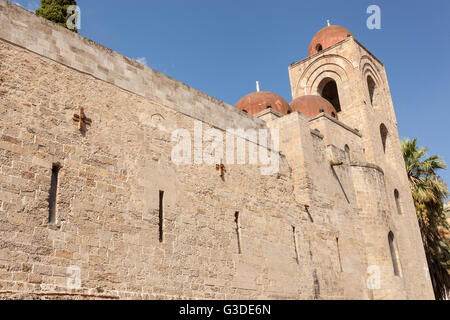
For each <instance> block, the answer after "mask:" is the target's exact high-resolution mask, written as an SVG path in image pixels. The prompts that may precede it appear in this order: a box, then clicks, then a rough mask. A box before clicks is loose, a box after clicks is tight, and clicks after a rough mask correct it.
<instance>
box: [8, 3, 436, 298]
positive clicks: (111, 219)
mask: <svg viewBox="0 0 450 320" xmlns="http://www.w3.org/2000/svg"><path fill="white" fill-rule="evenodd" d="M0 27H1V28H0V231H1V233H0V298H2V297H3V298H27V299H28V298H38V299H47V298H48V299H53V298H64V299H117V298H143V299H171V298H195V299H205V298H213V299H281V298H284V299H370V298H375V299H382V298H430V297H432V296H431V295H432V293H431V295H430V283H429V280H428V281H427V280H426V279H425V277H424V275H423V274H422V275H420V276H418V275H417V274H416V275H413V273H414V272H416V273H417V270H421V268H422V265H421V263H423V262H424V256H423V249H422V250H421V249H420V248H415V249H413V248H411V246H414V245H418V244H419V243H420V242H418V239H420V234H419V233H418V230H417V221H416V222H415V223H414V220H413V219H412V217H411V213H412V212H411V210H412V207H411V203H410V202H408V198H407V196H408V194H407V182H405V179H404V175H401V174H393V171H394V170H395V169H398V170H400V169H401V168H400V169H399V167H398V161H399V155H398V150H397V149H396V148H398V140H392V141H393V142H392V144H391V145H390V147H391V149H390V150H393V151H392V153H390V155H391V156H390V159H392V162H383V161H385V160H384V159H380V155H379V154H378V153H377V152H378V151H376V150H374V148H375V147H374V146H377V147H378V146H379V145H378V144H377V136H376V131H377V130H375V129H373V128H369V127H368V125H367V123H371V121H372V118H371V117H372V114H373V117H382V116H380V115H378V114H377V113H376V112H372V113H370V114H369V115H367V114H366V112H365V111H364V110H366V109H364V108H361V104H362V100H363V98H361V95H364V94H367V92H365V91H364V89H363V86H361V85H359V84H360V82H361V80H360V78H357V77H360V73H359V71H358V68H357V66H356V64H355V63H351V62H349V60H351V59H353V58H354V59H359V55H360V54H361V52H362V51H358V50H363V49H359V48H360V47H359V44H358V43H357V42H355V41H354V40H353V39H347V40H346V41H344V42H343V43H342V44H341V45H338V46H335V47H332V48H330V50H329V51H327V52H328V53H329V52H330V51H333V50H335V51H336V52H334V53H333V55H332V56H329V57H324V58H322V57H315V58H319V59H318V60H317V61H315V60H314V59H315V58H314V57H312V58H308V59H306V60H305V61H304V62H303V64H302V63H300V64H297V65H294V66H292V67H291V76H292V75H295V74H296V72H298V73H297V75H296V77H303V76H301V75H302V74H303V75H304V74H306V73H308V72H309V73H310V74H309V76H308V79H309V78H311V79H313V77H314V74H315V72H316V71H315V69H314V68H313V67H314V66H316V67H317V70H318V71H317V72H319V73H320V72H321V70H322V69H325V68H326V67H325V66H321V64H327V63H332V62H333V59H339V61H341V62H340V63H341V64H342V66H341V67H342V68H344V69H346V70H348V73H347V75H346V78H345V77H343V78H342V79H341V82H340V83H341V84H342V85H343V86H344V88H345V90H344V92H348V96H346V95H345V94H344V96H345V97H344V99H343V103H344V104H345V103H347V105H346V106H347V109H346V114H342V117H341V116H340V119H341V120H342V121H336V120H334V119H331V118H330V117H327V116H326V115H323V114H322V115H319V116H318V117H315V118H313V119H307V118H306V117H304V116H303V115H301V114H299V113H296V112H295V113H292V114H290V115H287V116H284V117H280V115H276V114H272V113H270V112H269V113H266V114H264V115H262V117H261V119H259V118H257V117H253V116H250V115H248V114H245V113H243V112H241V111H239V110H237V109H236V108H233V107H231V106H229V105H227V104H225V103H223V102H221V101H218V100H216V99H214V98H211V97H209V96H207V95H205V94H203V93H201V92H199V91H197V90H195V89H192V88H190V87H188V86H186V85H184V84H182V83H180V82H178V81H176V80H173V79H171V78H169V77H167V76H165V75H163V74H160V73H158V72H156V71H154V70H152V69H150V68H148V67H145V66H143V65H140V64H138V63H136V62H135V61H133V60H131V59H128V58H126V57H124V56H122V55H120V54H118V53H115V52H113V51H111V50H109V49H107V48H104V47H102V46H100V45H98V44H96V43H94V42H92V41H89V40H87V39H85V38H83V37H81V36H79V35H77V34H74V33H72V32H71V31H68V30H66V29H63V28H61V27H59V26H56V25H54V24H53V23H51V22H49V21H46V20H45V19H42V18H40V17H37V16H35V15H34V14H31V13H29V12H27V11H25V10H24V9H22V8H20V7H18V6H16V5H13V4H11V3H9V2H7V1H5V0H0ZM364 50H365V49H364ZM327 52H325V54H326V53H327ZM338 55H342V56H346V55H347V56H350V57H352V58H349V59H347V60H346V59H343V58H337V56H338ZM369 56H370V55H369ZM310 62H311V65H312V66H313V67H311V66H309V67H308V66H307V64H308V63H310ZM376 63H379V62H378V60H376ZM332 64H333V63H332ZM381 66H382V64H381V63H380V68H381ZM297 67H298V68H303V69H301V72H300V71H299V70H300V69H295V68H297ZM383 68H384V67H383ZM296 70H297V71H296ZM308 70H309V71H308ZM383 70H384V69H383ZM322 71H324V70H322ZM336 71H337V70H336ZM305 72H306V73H305ZM325 74H326V73H325ZM383 77H384V78H385V74H383V76H382V77H381V76H380V77H379V78H378V80H379V81H381V80H380V79H384V78H383ZM344 78H345V79H344ZM291 79H293V78H291ZM297 80H298V81H299V82H298V83H301V79H300V78H298V79H297ZM297 80H296V81H294V82H295V83H297ZM350 80H351V81H356V82H357V83H358V85H357V86H352V84H351V82H349V81H350ZM386 81H387V80H386ZM294 82H293V83H294ZM302 85H303V84H302ZM314 86H315V84H314V81H313V82H312V84H311V85H308V83H306V87H307V90H310V89H311V90H314ZM294 87H295V85H293V88H294ZM299 88H300V89H298V90H297V89H295V90H293V92H294V96H295V95H298V94H300V93H304V88H303V87H299ZM308 88H310V89H308ZM299 90H300V91H299ZM346 90H347V91H346ZM298 92H300V93H298ZM388 98H389V99H390V96H388ZM81 107H83V108H84V109H85V112H86V115H87V116H88V117H89V118H92V121H93V122H92V125H91V126H88V127H87V130H86V131H85V132H84V133H80V131H79V130H78V127H77V123H75V122H74V121H73V120H72V117H73V115H74V113H77V112H78V110H79V108H81ZM377 107H383V105H380V106H377ZM388 107H389V105H388ZM390 107H391V109H392V110H391V111H389V109H388V111H389V112H388V113H387V114H388V117H387V118H386V119H384V118H383V119H381V118H380V119H378V118H376V121H373V124H372V123H371V125H373V126H377V125H378V123H377V121H385V122H386V125H387V126H388V127H389V130H390V132H392V135H393V136H394V137H395V134H396V128H395V119H393V117H392V116H389V115H392V114H393V106H391V105H390ZM361 119H362V121H361ZM197 120H199V121H200V123H201V124H202V126H203V130H204V131H205V130H207V129H210V128H215V129H218V130H219V131H220V132H222V133H224V132H225V130H226V129H244V130H245V129H260V128H271V129H272V130H274V129H279V133H280V152H281V154H282V157H281V163H280V171H279V172H278V173H277V174H274V175H270V176H265V175H261V170H260V169H261V166H258V165H232V164H226V165H225V166H226V172H225V175H224V177H223V179H222V178H221V177H220V176H219V171H217V170H216V166H215V164H212V165H206V164H197V165H194V164H192V165H175V164H174V162H173V161H172V160H173V159H172V158H171V157H172V153H171V151H172V150H173V147H174V145H175V144H176V142H174V141H172V133H173V132H174V131H175V130H176V129H180V128H182V129H186V130H188V132H190V134H191V136H194V134H195V132H194V131H195V125H198V123H199V122H196V121H197ZM263 120H264V121H263ZM353 128H357V129H358V130H355V129H353ZM316 129H317V130H316ZM370 130H372V131H373V132H372V131H370ZM374 132H375V133H374ZM397 139H398V138H397ZM250 143H251V142H249V141H246V145H247V150H248V147H249V144H250ZM346 145H348V146H349V147H350V156H348V155H346V152H345V146H346ZM235 147H237V144H235ZM195 148H196V147H195V146H194V148H193V151H194V152H195ZM395 150H397V151H395ZM235 151H236V150H235ZM330 161H333V162H334V163H339V162H342V165H338V166H332V165H330ZM369 162H370V163H369ZM391 163H394V165H392V164H391ZM54 164H59V165H60V166H61V169H60V172H59V181H58V193H57V198H56V199H57V201H56V216H57V219H56V222H55V223H49V222H48V217H49V191H50V189H51V176H52V167H53V165H54ZM394 183H396V185H397V188H398V189H399V191H400V192H401V194H402V203H403V208H404V211H405V214H404V215H403V216H400V217H397V216H392V214H391V212H393V211H395V207H394V205H393V203H394V199H393V198H392V194H393V193H392V194H391V192H390V191H391V188H392V186H393V185H394ZM161 191H163V192H164V198H163V202H162V204H163V206H162V207H160V203H161V202H160V192H161ZM161 209H162V211H163V220H162V221H163V227H162V229H163V231H164V233H163V241H162V242H160V219H159V217H160V210H161ZM237 212H238V213H239V214H238V216H239V219H238V223H236V213H237ZM407 214H409V215H407ZM399 219H402V220H399ZM390 230H392V231H394V232H395V234H396V237H397V238H398V246H399V251H400V255H401V258H402V268H403V278H396V277H393V276H392V275H391V273H392V272H391V271H392V270H391V269H390V264H389V259H388V255H387V253H388V252H389V251H388V249H389V248H386V247H387V244H388V242H387V239H385V238H387V232H389V231H390ZM407 241H410V242H411V243H410V244H408V243H407ZM419 241H420V240H419ZM374 263H376V264H379V265H380V266H381V268H382V272H383V274H382V285H383V289H382V290H381V291H373V290H370V288H368V287H367V283H366V280H367V277H368V274H367V267H368V266H369V265H371V264H374ZM72 266H75V267H77V268H80V270H81V287H80V288H79V289H73V288H70V287H68V286H67V284H68V280H70V272H68V271H69V269H68V268H70V267H72ZM431 292H432V291H431Z"/></svg>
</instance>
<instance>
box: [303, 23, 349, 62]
mask: <svg viewBox="0 0 450 320" xmlns="http://www.w3.org/2000/svg"><path fill="white" fill-rule="evenodd" d="M349 36H352V37H354V35H353V33H351V32H350V31H348V30H347V29H346V28H344V27H341V26H328V27H325V28H323V29H322V30H320V31H319V32H317V33H316V35H315V36H314V38H313V39H312V41H311V44H310V45H309V56H312V55H315V54H316V53H318V52H320V51H322V50H325V49H326V48H329V47H331V46H332V45H334V44H336V43H338V42H341V41H342V40H345V39H347V38H348V37H349Z"/></svg>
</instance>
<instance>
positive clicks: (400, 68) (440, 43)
mask: <svg viewBox="0 0 450 320" xmlns="http://www.w3.org/2000/svg"><path fill="white" fill-rule="evenodd" d="M16 2H19V3H21V4H22V5H23V6H24V7H28V8H32V7H33V5H34V6H38V4H39V1H37V0H16ZM371 4H376V5H378V6H380V7H381V10H382V29H381V30H369V29H368V28H367V27H366V20H367V18H368V14H366V9H367V7H368V6H369V5H371ZM78 5H79V6H80V7H81V10H82V29H81V30H80V34H81V35H83V36H85V37H88V38H90V39H92V40H94V41H96V42H99V43H101V44H103V45H105V46H106V47H109V48H111V49H113V50H115V51H118V52H119V53H121V54H124V55H126V56H128V57H131V58H145V59H146V60H147V64H148V66H149V67H151V68H154V69H156V70H158V71H161V72H163V73H165V74H167V75H169V76H172V77H173V78H175V79H177V80H179V81H182V82H184V83H187V84H189V85H190V86H192V87H194V88H196V89H199V90H201V91H203V92H205V93H207V94H209V95H212V96H214V97H216V98H218V99H220V100H223V101H225V102H227V103H229V104H232V105H234V104H235V103H236V102H237V101H238V100H239V98H241V97H242V96H244V95H245V94H247V93H249V92H252V91H255V81H256V80H259V81H260V82H261V85H262V89H263V90H268V91H273V92H276V93H278V94H280V95H281V96H283V97H284V98H285V99H286V100H287V101H288V102H290V101H291V92H290V86H289V77H288V66H289V64H290V63H292V62H294V61H300V60H302V59H304V58H305V57H307V53H308V46H309V42H310V40H311V38H312V37H313V36H314V34H315V33H316V32H317V31H318V30H319V29H321V28H323V27H324V26H326V20H327V19H330V20H331V23H332V24H337V25H342V26H344V27H346V28H348V29H349V30H350V31H352V33H353V34H354V35H355V37H356V38H357V39H358V40H359V41H360V42H361V43H362V44H364V45H365V46H366V47H367V48H368V49H369V50H370V51H371V52H372V53H373V54H375V55H376V56H377V57H378V58H379V59H380V60H381V61H383V62H384V64H385V66H386V69H387V74H388V79H389V84H390V88H391V92H392V97H393V100H394V106H395V110H396V114H397V118H398V122H399V131H400V137H411V138H413V137H418V138H419V143H420V145H425V146H429V148H430V153H432V154H440V155H442V156H443V157H444V158H445V160H446V161H447V162H448V163H449V164H450V150H449V146H450V143H449V141H448V139H449V138H450V137H449V136H450V134H449V133H450V129H449V127H450V108H449V107H450V106H449V96H450V35H449V33H450V1H448V0H428V1H400V0H396V1H392V0H390V1H387V0H386V1H375V0H371V1H365V0H345V1H344V0H325V1H324V0H322V1H311V0H308V1H304V0H295V1H293V0H292V1H287V0H272V1H267V0H259V1H254V0H240V1H237V0H226V1H224V0H222V1H219V0H150V1H143V0H127V1H122V0H120V1H119V0H109V1H106V0H96V1H92V0H78ZM449 172H450V171H449V170H446V171H445V172H444V171H442V172H441V175H442V176H443V177H444V179H445V180H446V181H447V182H450V174H449Z"/></svg>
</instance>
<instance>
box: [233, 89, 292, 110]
mask: <svg viewBox="0 0 450 320" xmlns="http://www.w3.org/2000/svg"><path fill="white" fill-rule="evenodd" d="M269 106H270V107H271V108H272V109H274V110H276V111H278V112H280V113H281V114H283V115H286V114H288V112H289V111H290V110H291V109H290V107H289V104H288V103H287V101H286V100H284V99H283V98H282V97H280V96H279V95H277V94H276V93H273V92H268V91H258V92H253V93H250V94H248V95H246V96H245V97H243V98H242V99H241V100H239V101H238V103H236V108H238V109H240V110H242V111H246V112H248V113H249V114H252V115H254V114H257V113H259V112H261V111H263V110H266V109H267V108H268V107H269Z"/></svg>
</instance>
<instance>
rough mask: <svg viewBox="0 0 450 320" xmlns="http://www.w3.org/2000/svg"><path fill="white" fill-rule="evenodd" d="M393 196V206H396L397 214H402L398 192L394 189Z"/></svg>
mask: <svg viewBox="0 0 450 320" xmlns="http://www.w3.org/2000/svg"><path fill="white" fill-rule="evenodd" d="M394 196H395V205H396V206H397V212H398V214H400V215H401V214H402V205H401V203H400V193H399V192H398V190H397V189H395V191H394Z"/></svg>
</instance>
